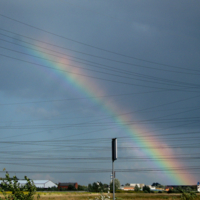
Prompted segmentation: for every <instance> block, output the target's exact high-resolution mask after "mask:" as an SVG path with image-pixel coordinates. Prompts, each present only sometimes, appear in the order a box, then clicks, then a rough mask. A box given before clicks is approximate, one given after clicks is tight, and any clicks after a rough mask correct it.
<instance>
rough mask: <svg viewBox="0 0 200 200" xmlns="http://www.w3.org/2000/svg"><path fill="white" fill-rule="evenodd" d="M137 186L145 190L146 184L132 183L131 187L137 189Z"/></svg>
mask: <svg viewBox="0 0 200 200" xmlns="http://www.w3.org/2000/svg"><path fill="white" fill-rule="evenodd" d="M136 185H137V186H138V187H139V188H143V187H144V183H130V186H133V187H135V186H136Z"/></svg>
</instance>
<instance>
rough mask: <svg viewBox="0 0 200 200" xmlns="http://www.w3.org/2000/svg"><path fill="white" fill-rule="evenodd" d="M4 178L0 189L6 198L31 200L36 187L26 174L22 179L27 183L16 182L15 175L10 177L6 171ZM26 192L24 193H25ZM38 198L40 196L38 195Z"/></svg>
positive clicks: (10, 199) (9, 199) (7, 199)
mask: <svg viewBox="0 0 200 200" xmlns="http://www.w3.org/2000/svg"><path fill="white" fill-rule="evenodd" d="M5 176H6V178H5V179H4V180H3V181H2V183H1V188H0V191H1V192H2V193H3V195H4V197H5V199H6V200H33V199H34V197H33V195H34V194H35V193H36V187H35V185H34V183H33V181H31V180H30V179H29V178H27V177H26V176H25V177H24V179H25V180H26V181H27V183H26V184H25V185H24V186H22V185H20V183H18V179H17V177H16V176H13V178H10V176H9V174H8V173H6V175H5ZM5 191H11V194H7V193H6V192H5ZM25 192H26V193H25ZM37 198H38V199H39V198H40V196H39V195H38V197H37Z"/></svg>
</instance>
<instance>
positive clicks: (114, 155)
mask: <svg viewBox="0 0 200 200" xmlns="http://www.w3.org/2000/svg"><path fill="white" fill-rule="evenodd" d="M115 160H117V138H113V139H112V178H113V200H115V172H114V161H115Z"/></svg>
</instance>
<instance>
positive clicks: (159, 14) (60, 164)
mask: <svg viewBox="0 0 200 200" xmlns="http://www.w3.org/2000/svg"><path fill="white" fill-rule="evenodd" d="M199 8H200V3H199V1H191V0H190V1H185V0H182V1H172V0H168V1H158V0H157V1H154V0H151V1H147V0H140V1H137V0H136V1H129V0H126V1H118V0H116V1H107V0H101V1H91V0H90V1H89V0H88V1H86V0H82V1H80V0H73V1H72V0H66V1H52V0H48V1H47V0H42V1H34V2H31V1H24V0H20V1H13V0H10V1H6V0H2V1H1V2H0V61H1V62H0V122H1V125H0V127H1V147H0V153H1V162H0V165H1V168H2V170H3V168H6V170H7V171H8V172H10V174H11V175H14V174H16V175H17V176H18V177H19V178H23V176H24V175H28V176H29V177H30V178H34V179H50V180H52V181H54V182H72V181H76V182H78V183H79V184H82V185H87V184H88V183H92V182H94V181H101V182H103V183H109V181H110V174H111V166H112V165H111V139H112V138H114V137H117V138H118V160H117V161H116V162H115V168H116V175H117V178H118V179H119V180H120V182H121V184H125V183H127V182H129V183H136V182H137V183H145V184H152V183H153V182H159V183H161V184H196V182H197V181H199V180H198V171H199V170H198V169H199V168H198V167H199V154H198V149H199V147H198V146H199V130H200V127H199V117H200V115H199V109H200V106H199V100H200V94H199V86H200V81H199V80H200V79H199V75H200V70H199V61H200V56H199V53H200V48H199V46H200V38H199V36H200V28H199V24H200V21H199V19H200V13H199ZM3 175H4V174H3V172H2V175H1V176H3ZM155 177H156V178H155Z"/></svg>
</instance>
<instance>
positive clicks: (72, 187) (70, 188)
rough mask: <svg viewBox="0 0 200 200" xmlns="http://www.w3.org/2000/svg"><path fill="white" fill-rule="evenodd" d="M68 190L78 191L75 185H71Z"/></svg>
mask: <svg viewBox="0 0 200 200" xmlns="http://www.w3.org/2000/svg"><path fill="white" fill-rule="evenodd" d="M68 190H76V188H75V187H74V185H69V186H68Z"/></svg>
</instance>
